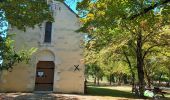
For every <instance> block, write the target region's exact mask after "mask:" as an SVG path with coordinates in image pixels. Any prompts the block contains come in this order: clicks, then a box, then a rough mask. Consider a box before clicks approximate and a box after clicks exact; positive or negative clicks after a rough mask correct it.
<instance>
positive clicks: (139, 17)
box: [77, 0, 170, 96]
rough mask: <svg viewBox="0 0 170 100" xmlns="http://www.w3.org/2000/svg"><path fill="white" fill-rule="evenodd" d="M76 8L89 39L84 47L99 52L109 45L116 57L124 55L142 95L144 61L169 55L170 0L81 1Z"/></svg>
mask: <svg viewBox="0 0 170 100" xmlns="http://www.w3.org/2000/svg"><path fill="white" fill-rule="evenodd" d="M77 10H78V11H79V14H80V15H81V16H82V18H81V22H82V23H83V25H82V28H80V30H79V31H83V32H87V33H88V35H89V37H90V38H91V40H90V41H89V42H88V44H87V46H86V48H88V49H89V50H93V51H97V52H99V51H101V50H102V49H105V48H108V47H110V48H112V49H111V50H112V51H113V52H114V53H116V56H115V57H117V55H118V54H120V55H122V56H123V55H124V57H120V59H121V60H124V59H125V60H126V62H128V63H129V66H130V67H131V68H132V66H135V67H136V69H137V73H138V74H137V75H138V82H139V89H140V95H141V96H142V95H143V91H144V84H145V80H144V78H145V70H144V68H145V66H146V60H147V59H149V58H150V57H153V58H156V57H157V56H158V55H161V56H166V57H167V56H169V52H170V51H169V46H170V38H169V36H170V33H169V32H165V30H169V27H168V26H169V24H170V1H169V0H82V2H80V3H78V6H77ZM113 60H114V59H113ZM132 62H133V63H135V65H134V64H131V63H132ZM147 67H150V66H147ZM132 69H133V68H132Z"/></svg>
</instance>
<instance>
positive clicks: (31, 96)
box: [0, 93, 132, 100]
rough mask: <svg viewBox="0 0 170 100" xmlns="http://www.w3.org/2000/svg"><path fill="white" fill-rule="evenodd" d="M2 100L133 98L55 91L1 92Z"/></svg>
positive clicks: (120, 99)
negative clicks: (55, 92) (56, 92)
mask: <svg viewBox="0 0 170 100" xmlns="http://www.w3.org/2000/svg"><path fill="white" fill-rule="evenodd" d="M0 100H132V99H128V98H118V97H107V96H106V97H103V96H87V95H72V94H54V93H0Z"/></svg>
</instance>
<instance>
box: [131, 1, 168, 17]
mask: <svg viewBox="0 0 170 100" xmlns="http://www.w3.org/2000/svg"><path fill="white" fill-rule="evenodd" d="M168 2H170V0H162V1H160V2H158V3H155V4H154V5H153V6H149V7H147V8H144V10H143V11H141V12H139V13H137V14H135V15H132V16H131V17H129V19H130V20H133V19H135V18H136V17H138V16H141V15H144V14H145V13H147V12H149V11H150V10H153V9H154V8H156V7H158V6H160V5H163V4H167V3H168Z"/></svg>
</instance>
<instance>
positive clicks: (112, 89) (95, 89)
mask: <svg viewBox="0 0 170 100" xmlns="http://www.w3.org/2000/svg"><path fill="white" fill-rule="evenodd" d="M87 94H88V95H93V96H110V97H121V98H128V99H132V98H133V99H138V97H136V96H134V95H133V94H132V93H131V87H130V86H104V87H103V86H102V87H100V86H88V88H87ZM169 96H170V95H165V97H166V98H165V100H170V98H169ZM167 97H168V98H167Z"/></svg>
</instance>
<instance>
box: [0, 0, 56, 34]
mask: <svg viewBox="0 0 170 100" xmlns="http://www.w3.org/2000/svg"><path fill="white" fill-rule="evenodd" d="M0 8H1V9H3V10H4V11H5V13H6V17H7V20H8V21H9V23H10V24H11V26H13V27H17V28H18V29H20V30H24V31H26V27H32V28H34V26H35V25H40V24H41V23H42V22H43V21H45V20H46V21H48V20H50V21H52V20H53V19H52V15H51V12H50V11H49V7H48V5H47V2H46V0H29V1H28V0H4V1H3V2H2V3H1V4H0Z"/></svg>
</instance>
